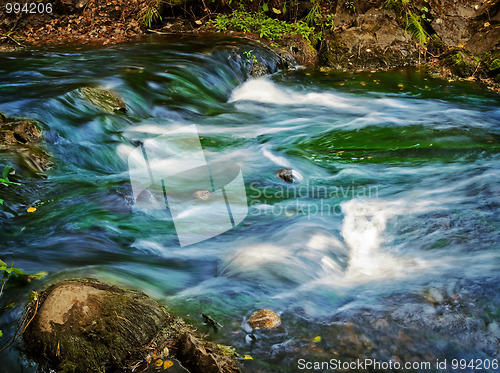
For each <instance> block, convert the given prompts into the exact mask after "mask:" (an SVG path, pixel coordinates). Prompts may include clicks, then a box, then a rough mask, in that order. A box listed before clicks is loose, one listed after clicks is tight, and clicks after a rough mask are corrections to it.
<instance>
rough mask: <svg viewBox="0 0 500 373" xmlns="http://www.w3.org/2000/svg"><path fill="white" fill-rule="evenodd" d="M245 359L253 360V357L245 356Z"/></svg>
mask: <svg viewBox="0 0 500 373" xmlns="http://www.w3.org/2000/svg"><path fill="white" fill-rule="evenodd" d="M243 357H244V358H245V359H247V360H253V357H251V356H250V355H245V356H243Z"/></svg>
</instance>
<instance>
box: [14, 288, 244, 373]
mask: <svg viewBox="0 0 500 373" xmlns="http://www.w3.org/2000/svg"><path fill="white" fill-rule="evenodd" d="M39 302H40V306H39V307H38V311H37V313H36V316H35V317H34V319H33V322H32V323H31V324H30V325H29V327H28V328H27V330H26V332H25V333H24V335H23V336H24V342H25V347H26V351H27V354H28V357H30V358H32V359H34V360H36V361H37V362H38V363H39V364H40V366H41V367H42V368H45V369H47V370H49V369H52V370H56V371H58V372H75V373H79V372H82V373H83V372H85V373H87V372H93V371H99V372H114V371H117V370H119V371H124V370H125V371H127V369H128V370H130V369H131V368H132V367H138V366H143V367H147V366H148V365H149V363H150V362H151V360H152V358H153V357H152V355H151V351H155V352H154V354H153V356H155V355H158V354H157V353H156V351H166V352H165V353H166V354H168V353H169V349H168V346H175V351H177V352H178V353H177V355H176V356H172V359H175V358H178V359H179V360H180V361H181V363H182V365H184V366H186V367H190V369H191V370H190V371H191V372H226V371H227V372H229V371H232V372H237V371H238V367H237V365H236V361H235V359H234V352H233V354H232V355H231V354H227V351H225V350H224V351H223V348H222V346H219V345H215V344H213V343H211V342H207V341H202V340H201V339H199V338H198V337H196V336H195V331H196V330H195V329H194V328H193V327H192V326H190V325H189V324H187V323H185V322H184V321H183V320H181V319H179V318H178V317H176V316H174V315H171V314H170V313H168V312H167V311H166V310H165V309H164V308H163V307H162V306H160V305H159V304H158V303H157V302H155V301H154V300H152V299H151V298H149V297H147V296H146V295H145V294H143V293H139V292H134V291H129V290H123V289H120V288H118V287H116V286H110V285H106V284H103V283H100V282H96V281H66V282H61V283H58V284H56V285H53V286H51V287H50V288H49V289H48V290H47V291H45V292H43V293H42V294H41V295H40V297H39ZM166 347H167V348H166ZM231 351H232V350H231Z"/></svg>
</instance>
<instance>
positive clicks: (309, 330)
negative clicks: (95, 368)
mask: <svg viewBox="0 0 500 373" xmlns="http://www.w3.org/2000/svg"><path fill="white" fill-rule="evenodd" d="M245 52H250V53H251V54H253V55H255V56H256V57H257V58H258V59H259V60H260V61H262V62H263V63H264V64H265V65H266V66H267V67H268V69H269V70H270V71H272V72H273V74H271V75H269V76H266V77H261V78H257V79H248V77H249V68H250V61H249V58H248V57H247V55H248V53H245ZM280 67H281V66H280V61H279V59H278V58H276V56H275V55H274V54H273V53H272V52H270V51H268V50H267V49H265V48H263V47H261V46H259V45H257V44H253V43H251V42H249V41H245V40H243V39H238V38H229V39H228V38H220V37H213V36H212V37H198V38H195V37H193V38H181V39H179V38H166V39H159V38H150V39H144V40H140V41H138V42H134V43H130V44H120V45H118V46H114V47H108V48H99V49H95V48H84V49H79V48H71V47H66V48H49V49H42V50H33V51H24V52H16V53H6V54H3V55H2V56H0V111H1V112H3V113H4V114H6V115H8V116H12V117H28V118H32V119H36V120H38V121H39V122H40V123H41V125H42V128H43V132H44V139H45V140H44V144H45V145H44V146H45V147H46V149H47V150H48V151H49V152H50V154H52V162H53V163H54V167H53V168H52V169H50V170H49V171H48V172H46V174H45V175H37V174H34V173H32V172H30V171H28V170H27V169H26V168H25V167H23V166H22V164H21V163H20V161H19V160H18V159H17V158H15V157H14V156H13V155H12V154H10V153H8V152H3V153H0V166H3V165H7V164H13V165H14V166H16V169H17V172H16V175H17V177H16V178H15V179H16V180H17V181H20V182H21V183H22V185H21V186H19V187H16V188H9V189H5V188H2V190H1V193H2V198H4V199H5V201H6V202H5V205H4V206H3V207H0V224H1V226H0V229H1V231H0V234H1V239H0V253H1V254H0V258H1V259H3V260H4V261H7V262H9V263H10V261H12V260H15V265H16V266H17V267H20V268H22V269H23V270H25V271H27V272H38V271H47V272H48V273H49V275H48V276H47V277H46V278H44V279H43V280H39V281H34V282H32V283H30V284H27V285H16V286H7V288H6V290H5V292H4V294H3V295H2V297H1V299H0V306H1V308H2V311H0V317H1V318H0V330H2V331H3V333H4V337H3V338H2V339H1V341H3V342H4V343H6V341H7V339H8V338H9V337H11V336H12V335H13V333H14V331H15V329H16V322H17V321H18V320H19V319H20V318H21V316H22V312H23V307H24V305H25V304H26V301H27V299H28V295H27V294H28V292H29V290H30V289H36V290H40V289H42V288H43V287H45V286H47V284H49V283H52V282H55V281H57V280H60V279H67V278H76V277H93V278H97V279H100V280H102V281H107V282H111V283H115V284H118V285H121V286H124V287H129V288H134V289H138V290H141V291H144V292H146V293H147V294H149V295H150V296H152V297H154V298H155V299H157V300H159V301H160V302H162V303H164V304H166V305H168V306H169V307H170V308H171V309H172V310H173V311H175V312H177V313H178V314H180V315H181V316H183V317H185V318H186V319H188V320H189V321H191V322H193V323H194V324H196V325H197V326H198V327H199V328H200V329H201V330H202V331H203V332H204V333H207V334H208V337H209V338H211V339H213V340H216V341H218V342H221V343H226V344H230V345H233V346H235V347H236V349H237V350H238V352H239V353H240V354H241V355H243V354H247V355H250V356H251V357H252V358H253V360H249V359H248V360H246V359H243V361H242V364H243V369H244V371H246V372H274V371H276V372H279V371H298V370H300V369H299V368H300V365H299V359H304V360H302V362H303V363H304V361H320V362H321V361H329V360H330V359H339V360H341V361H353V360H355V359H358V358H359V359H362V358H374V359H377V360H378V361H389V360H391V359H392V360H393V361H400V362H405V361H416V362H421V361H430V362H432V364H433V365H432V370H425V369H420V371H438V370H440V371H472V368H465V369H463V370H460V369H459V368H457V369H454V367H452V359H462V358H463V359H467V361H469V360H470V359H483V360H484V359H490V360H491V359H494V358H497V359H498V358H499V353H500V351H499V338H500V326H499V323H500V296H499V291H498V290H499V281H498V280H499V268H500V251H499V247H498V243H499V241H500V240H499V229H498V228H499V210H498V204H499V201H500V200H499V196H500V186H499V185H500V184H499V180H500V167H499V163H498V161H499V158H500V157H499V148H500V145H499V144H500V142H499V141H500V105H499V103H500V100H499V98H498V95H494V94H491V93H489V92H488V91H487V90H485V89H484V88H482V87H480V86H477V85H474V84H473V83H459V82H447V81H443V80H437V79H433V78H431V77H429V76H427V75H426V74H425V73H423V72H422V73H421V72H417V71H415V70H404V71H392V72H362V73H349V72H329V73H328V72H318V71H312V70H307V69H300V68H297V69H294V70H281V69H280ZM84 86H95V87H100V88H103V89H110V90H112V91H115V92H117V93H118V94H119V95H120V96H121V97H122V98H123V100H124V101H125V103H126V105H127V109H128V111H127V112H126V113H125V114H116V113H114V114H111V113H107V112H104V111H102V110H101V109H99V108H98V107H95V106H93V105H92V104H91V103H89V102H88V101H86V100H85V99H84V98H83V97H82V96H81V94H80V93H79V91H78V89H79V88H81V87H84ZM190 124H195V125H196V128H197V131H198V133H199V136H200V141H201V145H202V147H203V149H204V154H205V158H206V159H207V160H208V161H211V162H212V161H213V162H217V161H231V162H234V163H236V164H238V165H239V167H241V172H242V175H243V179H244V182H245V187H246V194H247V201H248V204H249V209H248V216H247V217H246V218H245V220H244V221H243V222H242V223H240V224H239V225H238V226H236V227H235V228H233V229H231V230H228V231H227V232H225V233H223V234H221V235H218V236H216V237H213V238H211V239H209V240H206V241H202V242H199V243H196V244H193V245H189V246H182V247H181V246H180V245H179V239H178V237H177V235H176V231H175V227H174V222H173V220H172V215H171V214H170V213H169V211H167V210H148V209H144V208H140V207H138V206H137V205H135V204H134V198H133V194H132V189H131V183H130V178H129V172H128V163H127V157H128V155H129V154H130V152H131V151H132V150H133V149H134V148H135V147H137V146H138V143H140V141H142V140H145V139H149V138H154V137H156V136H158V135H161V134H162V133H164V132H165V131H168V130H170V129H172V128H178V127H182V126H187V125H190ZM283 168H291V169H293V170H294V177H295V183H293V184H289V183H286V182H284V181H282V180H280V179H279V178H278V177H277V176H276V175H275V172H276V171H277V170H280V169H283ZM29 206H35V207H36V208H37V210H36V211H35V212H34V213H27V212H26V209H27V208H28V207H29ZM12 302H14V305H13V306H12ZM8 304H10V307H7V308H6V309H5V307H6V306H7V305H8ZM260 308H269V309H272V310H274V311H275V312H278V313H279V314H280V316H281V318H282V325H281V326H280V327H279V328H277V329H275V330H269V331H262V330H260V331H256V332H255V333H254V337H255V340H252V338H249V337H248V334H249V333H250V330H249V328H248V326H247V325H246V323H245V321H244V320H245V319H246V318H247V317H248V316H249V315H250V313H251V312H252V311H254V310H256V309H260ZM201 312H203V313H205V314H209V315H210V316H211V317H213V318H214V319H216V320H217V321H219V322H220V323H221V324H222V325H223V328H220V329H219V331H218V332H215V331H213V330H212V329H211V328H210V327H208V326H205V325H203V320H202V318H201V317H200V313H201ZM317 337H321V338H317ZM320 339H321V340H320ZM437 359H439V361H443V360H444V359H447V366H446V369H444V367H443V366H441V369H437V368H436V365H435V363H436V360H437ZM0 360H1V365H0V371H5V372H12V373H15V372H34V371H35V366H34V365H33V364H32V363H30V362H29V361H27V360H26V359H25V358H24V357H23V355H22V353H21V351H20V347H19V344H16V345H15V347H14V348H11V349H9V350H7V351H5V352H3V353H1V354H0ZM322 369H323V370H322ZM322 369H318V370H315V371H327V370H326V368H325V367H323V368H322ZM415 370H416V371H418V370H419V369H415ZM302 371H304V370H302ZM306 371H307V369H306ZM309 371H310V370H309ZM351 371H352V370H351ZM485 371H488V370H487V369H486V370H485ZM489 371H494V369H490V370H489Z"/></svg>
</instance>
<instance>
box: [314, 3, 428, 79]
mask: <svg viewBox="0 0 500 373" xmlns="http://www.w3.org/2000/svg"><path fill="white" fill-rule="evenodd" d="M319 53H320V55H319V58H320V63H321V64H323V65H325V66H328V67H332V68H336V69H346V68H347V69H360V68H364V69H386V68H391V67H396V66H405V65H412V64H415V63H416V61H418V50H417V47H416V43H415V41H414V40H412V39H411V36H410V35H409V33H406V32H405V30H404V29H403V28H402V27H401V26H400V25H399V24H398V23H397V20H396V14H395V13H394V12H393V11H390V10H381V9H373V8H372V9H370V10H368V11H367V12H366V13H364V14H358V15H356V16H355V21H354V22H352V24H347V25H345V28H340V29H338V30H336V31H335V32H330V33H328V34H327V35H326V36H325V39H324V40H323V43H322V45H321V48H320V52H319Z"/></svg>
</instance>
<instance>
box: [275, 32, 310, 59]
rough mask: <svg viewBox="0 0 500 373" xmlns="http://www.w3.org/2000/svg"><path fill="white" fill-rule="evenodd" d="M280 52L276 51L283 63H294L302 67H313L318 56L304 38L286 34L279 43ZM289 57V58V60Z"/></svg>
mask: <svg viewBox="0 0 500 373" xmlns="http://www.w3.org/2000/svg"><path fill="white" fill-rule="evenodd" d="M280 46H281V48H280V50H276V52H277V53H278V54H279V56H280V58H281V59H282V60H283V61H290V59H291V60H293V61H296V63H297V64H299V65H302V66H308V67H313V66H315V65H316V63H317V60H318V54H317V52H316V50H315V49H314V48H313V47H312V45H311V43H309V42H308V41H307V40H306V39H305V38H303V37H302V36H300V35H295V34H287V35H284V36H283V38H282V40H281V41H280ZM290 56H291V58H290Z"/></svg>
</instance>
